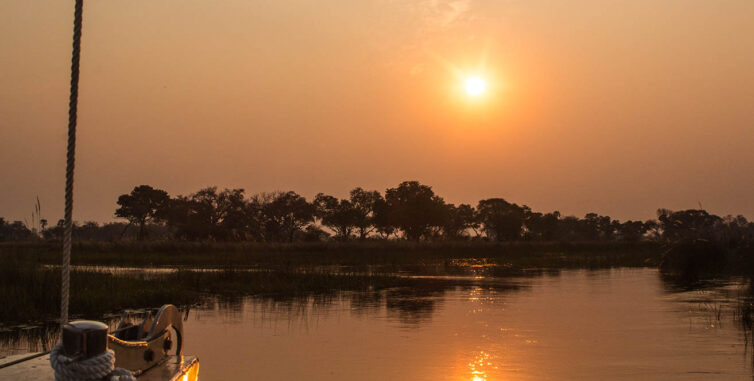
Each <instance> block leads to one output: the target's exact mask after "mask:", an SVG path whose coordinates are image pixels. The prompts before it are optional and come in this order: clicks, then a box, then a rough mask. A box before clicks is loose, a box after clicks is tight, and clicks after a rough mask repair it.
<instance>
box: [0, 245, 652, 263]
mask: <svg viewBox="0 0 754 381" xmlns="http://www.w3.org/2000/svg"><path fill="white" fill-rule="evenodd" d="M60 252H61V245H60V243H56V242H31V243H0V256H12V257H19V258H24V259H25V260H32V261H34V262H38V263H46V264H57V263H59V262H60ZM662 252H663V248H662V247H661V245H660V244H658V243H655V242H637V243H624V242H583V243H560V242H512V243H495V242H483V241H471V242H409V241H366V242H357V241H355V242H312V243H291V244H261V243H193V242H173V241H167V242H142V243H140V242H132V241H126V242H77V243H75V245H74V248H73V255H72V263H73V264H75V265H102V266H136V267H147V266H186V267H219V268H222V267H238V266H241V267H262V268H276V269H281V268H283V269H284V268H299V267H307V266H353V267H366V266H385V267H388V268H389V267H403V266H414V265H419V266H430V265H431V266H437V265H444V264H451V263H453V262H457V261H459V260H466V259H470V258H473V259H475V260H484V261H486V262H487V263H492V264H497V265H502V266H507V267H516V268H528V267H538V268H594V267H598V268H603V267H641V266H657V265H658V264H659V262H660V259H661V257H662Z"/></svg>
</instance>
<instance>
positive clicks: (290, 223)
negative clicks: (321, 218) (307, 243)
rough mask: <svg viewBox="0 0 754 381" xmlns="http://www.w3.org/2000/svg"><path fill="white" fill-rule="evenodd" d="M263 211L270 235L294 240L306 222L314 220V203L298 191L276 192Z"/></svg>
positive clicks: (282, 239) (275, 237)
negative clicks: (309, 201)
mask: <svg viewBox="0 0 754 381" xmlns="http://www.w3.org/2000/svg"><path fill="white" fill-rule="evenodd" d="M262 212H263V213H264V216H265V222H266V223H265V225H266V230H267V232H268V237H270V238H272V239H274V240H280V241H289V242H292V241H293V239H294V237H295V236H296V233H300V232H301V231H302V228H303V227H304V226H306V224H308V223H310V222H312V221H314V212H315V209H314V205H312V204H310V203H308V202H307V201H306V198H304V197H302V196H300V195H299V194H297V193H296V192H293V191H290V192H285V193H283V192H280V193H276V194H275V195H274V196H273V198H272V201H270V202H269V203H267V204H265V205H264V207H263V210H262Z"/></svg>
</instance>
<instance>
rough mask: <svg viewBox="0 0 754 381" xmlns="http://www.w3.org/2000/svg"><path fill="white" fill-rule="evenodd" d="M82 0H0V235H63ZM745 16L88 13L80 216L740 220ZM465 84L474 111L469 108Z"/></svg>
mask: <svg viewBox="0 0 754 381" xmlns="http://www.w3.org/2000/svg"><path fill="white" fill-rule="evenodd" d="M72 12H73V0H67V1H62V0H0V162H1V163H2V165H1V166H0V216H3V217H6V218H10V219H23V218H25V217H26V218H28V217H29V216H30V215H31V212H32V210H33V204H34V200H35V197H36V196H39V198H40V200H41V203H42V214H43V217H45V218H48V219H49V220H51V221H54V220H57V219H58V218H60V217H61V216H62V205H63V192H62V191H63V188H64V167H65V160H64V159H65V136H66V125H67V97H68V83H69V67H70V46H71V42H70V40H71V30H72V19H73V14H72ZM752 20H754V1H751V0H706V1H700V0H675V1H660V0H625V1H604V0H585V1H562V0H547V1H545V0H542V1H537V0H526V1H524V0H517V1H513V0H511V1H492V0H481V1H474V0H450V1H444V0H420V1H397V0H359V1H353V0H296V1H293V0H291V1H286V0H266V1H252V0H218V1H207V0H128V1H115V0H97V1H87V2H86V4H85V10H84V37H83V46H82V49H83V55H82V65H81V96H80V108H79V128H78V132H79V133H78V147H77V148H78V152H77V155H78V156H77V161H76V186H75V192H76V198H75V206H74V219H76V220H79V221H84V220H98V221H107V220H112V219H113V217H112V214H113V211H114V209H115V200H116V198H117V196H118V195H119V194H122V193H127V192H129V191H130V190H131V189H132V188H133V187H134V186H135V185H139V184H150V185H153V186H155V187H160V188H163V189H165V190H167V191H168V192H169V193H170V194H171V195H176V194H187V193H190V192H193V191H196V190H198V189H199V188H201V187H205V186H211V185H218V186H220V187H221V188H223V187H232V188H244V189H246V190H247V192H248V193H256V192H261V191H271V190H295V191H297V192H299V193H301V194H303V195H305V196H307V197H308V198H310V197H312V196H313V195H314V194H316V193H317V192H325V193H330V194H334V195H337V196H345V195H346V194H347V192H348V191H349V190H350V189H352V188H353V187H356V186H362V187H365V188H368V189H378V190H380V191H384V190H385V188H388V187H392V186H395V185H397V184H398V183H399V182H400V181H402V180H419V181H421V182H422V183H426V184H429V185H432V186H433V188H434V190H435V191H436V192H437V193H439V194H440V195H441V196H443V197H444V198H445V199H446V201H449V202H453V203H461V202H465V203H472V204H476V202H477V201H478V200H479V199H480V198H487V197H503V198H505V199H507V200H509V201H512V202H516V203H519V204H526V205H529V206H530V207H532V208H533V209H535V210H541V211H551V210H555V209H557V210H560V211H561V212H562V213H565V214H575V215H579V216H583V214H585V213H587V212H590V211H595V212H598V213H601V214H608V215H610V216H613V217H614V218H619V219H627V218H632V219H636V218H642V219H645V218H651V217H654V215H655V214H654V212H655V210H656V209H657V208H658V207H667V208H671V209H681V208H695V207H698V205H699V203H701V204H702V205H703V206H704V207H705V208H706V209H708V210H710V211H712V212H715V213H717V214H721V215H724V214H729V213H731V214H738V213H741V214H744V215H746V216H747V217H750V218H751V217H754V176H752V173H751V172H752V170H754V151H753V150H752V149H751V148H752V146H753V145H754V21H752ZM467 75H479V76H481V77H483V78H485V79H486V81H487V82H488V91H487V92H486V93H485V94H483V95H482V96H480V97H477V98H471V97H469V96H467V95H465V94H464V92H463V81H464V78H465V77H466V76H467Z"/></svg>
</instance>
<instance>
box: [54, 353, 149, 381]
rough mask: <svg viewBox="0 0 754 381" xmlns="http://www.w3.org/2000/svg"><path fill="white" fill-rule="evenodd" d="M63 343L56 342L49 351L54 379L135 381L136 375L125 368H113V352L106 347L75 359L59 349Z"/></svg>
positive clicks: (57, 380) (70, 380)
mask: <svg viewBox="0 0 754 381" xmlns="http://www.w3.org/2000/svg"><path fill="white" fill-rule="evenodd" d="M62 349H63V344H58V345H56V346H55V348H53V349H52V352H50V365H52V369H54V370H55V380H56V381H92V380H103V379H105V378H107V379H108V380H110V381H136V377H134V376H133V374H131V372H130V371H129V370H127V369H123V368H115V352H113V351H112V349H108V350H107V351H106V352H105V353H103V354H101V355H99V356H94V357H91V358H88V359H86V360H81V361H75V360H72V359H71V358H70V357H68V356H66V355H64V354H63V353H62V352H61V351H62Z"/></svg>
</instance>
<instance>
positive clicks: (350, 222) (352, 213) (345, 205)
mask: <svg viewBox="0 0 754 381" xmlns="http://www.w3.org/2000/svg"><path fill="white" fill-rule="evenodd" d="M313 204H314V208H315V213H316V216H317V217H318V218H319V219H320V220H321V221H322V225H324V226H327V227H328V228H330V229H332V230H333V231H334V232H335V236H336V238H338V239H342V240H347V239H348V238H350V237H351V232H352V231H353V230H354V228H355V227H356V224H357V222H358V219H359V213H358V211H357V210H356V208H354V207H353V204H351V202H350V201H349V200H338V199H337V198H335V197H333V196H328V195H326V194H323V193H319V194H318V195H317V196H316V197H315V198H314V201H313Z"/></svg>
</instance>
